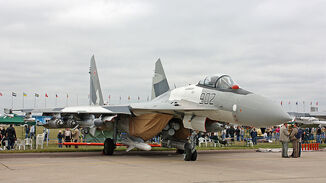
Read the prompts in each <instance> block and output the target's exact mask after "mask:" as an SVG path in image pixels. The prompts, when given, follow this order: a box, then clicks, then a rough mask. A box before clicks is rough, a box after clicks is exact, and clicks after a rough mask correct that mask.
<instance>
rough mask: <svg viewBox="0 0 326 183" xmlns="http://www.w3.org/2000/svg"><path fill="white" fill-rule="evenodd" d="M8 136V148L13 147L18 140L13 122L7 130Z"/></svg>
mask: <svg viewBox="0 0 326 183" xmlns="http://www.w3.org/2000/svg"><path fill="white" fill-rule="evenodd" d="M6 137H7V139H8V150H10V149H13V148H14V145H15V140H16V130H15V128H14V127H12V124H11V125H10V126H9V127H8V128H7V130H6Z"/></svg>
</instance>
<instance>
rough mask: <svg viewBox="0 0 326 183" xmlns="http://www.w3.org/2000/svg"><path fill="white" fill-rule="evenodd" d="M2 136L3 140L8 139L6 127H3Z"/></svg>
mask: <svg viewBox="0 0 326 183" xmlns="http://www.w3.org/2000/svg"><path fill="white" fill-rule="evenodd" d="M0 133H1V136H2V138H5V137H6V129H5V128H4V127H1V132H0Z"/></svg>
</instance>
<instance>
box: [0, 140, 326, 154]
mask: <svg viewBox="0 0 326 183" xmlns="http://www.w3.org/2000/svg"><path fill="white" fill-rule="evenodd" d="M281 147H282V145H281V144H280V143H258V144H257V145H255V146H253V147H247V146H245V144H244V143H243V142H236V143H235V144H233V145H232V146H226V147H197V149H198V150H241V149H242V150H246V149H247V150H250V149H252V150H254V149H259V148H268V149H269V148H281ZM289 147H292V144H291V143H290V144H289ZM319 147H320V148H325V147H326V144H320V146H319ZM102 149H103V147H102V146H79V148H77V149H76V148H75V147H74V146H72V147H71V148H66V147H63V148H58V145H57V144H55V143H50V144H49V145H48V146H46V144H44V149H26V150H12V151H8V150H6V151H0V153H51V152H101V151H102ZM125 150H126V147H117V149H116V151H125ZM175 150H176V149H175V148H165V147H153V148H152V151H175ZM134 151H139V150H138V149H134Z"/></svg>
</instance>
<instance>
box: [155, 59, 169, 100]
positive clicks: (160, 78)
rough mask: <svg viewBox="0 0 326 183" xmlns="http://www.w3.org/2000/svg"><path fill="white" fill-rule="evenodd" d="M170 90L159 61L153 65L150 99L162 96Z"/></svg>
mask: <svg viewBox="0 0 326 183" xmlns="http://www.w3.org/2000/svg"><path fill="white" fill-rule="evenodd" d="M169 90H170V87H169V84H168V80H167V79H166V76H165V73H164V70H163V66H162V63H161V60H160V59H158V60H157V61H156V63H155V72H154V77H153V82H152V97H151V98H152V99H154V98H156V97H158V96H160V95H162V94H163V93H165V92H167V91H169Z"/></svg>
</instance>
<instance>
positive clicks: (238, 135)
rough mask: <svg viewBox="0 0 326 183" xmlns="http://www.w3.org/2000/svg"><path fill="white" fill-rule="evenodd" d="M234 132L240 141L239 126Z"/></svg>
mask: <svg viewBox="0 0 326 183" xmlns="http://www.w3.org/2000/svg"><path fill="white" fill-rule="evenodd" d="M235 134H236V136H237V141H238V142H239V141H240V126H238V127H237V129H236V130H235Z"/></svg>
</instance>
